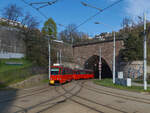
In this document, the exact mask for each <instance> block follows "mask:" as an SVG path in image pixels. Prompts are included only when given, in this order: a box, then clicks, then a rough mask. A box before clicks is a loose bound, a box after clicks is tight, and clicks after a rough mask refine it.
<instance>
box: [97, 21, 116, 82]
mask: <svg viewBox="0 0 150 113" xmlns="http://www.w3.org/2000/svg"><path fill="white" fill-rule="evenodd" d="M95 24H103V25H104V26H106V27H108V28H110V29H112V32H113V34H114V36H113V50H114V51H113V83H114V84H115V74H116V66H115V65H116V64H115V63H116V59H115V57H116V36H115V31H114V30H113V27H112V26H110V25H107V24H104V23H99V22H95Z"/></svg>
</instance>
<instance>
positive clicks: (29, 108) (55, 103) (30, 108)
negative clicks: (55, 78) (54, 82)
mask: <svg viewBox="0 0 150 113" xmlns="http://www.w3.org/2000/svg"><path fill="white" fill-rule="evenodd" d="M76 86H77V84H75V85H74V86H73V87H72V88H71V89H70V90H69V91H72V90H73V89H74V88H75V87H76ZM57 88H59V87H57V86H55V88H54V89H55V91H56V92H57V93H59V95H58V96H56V97H52V98H50V99H48V100H46V101H43V102H41V103H38V104H35V105H33V106H30V107H28V108H24V109H23V110H19V111H17V112H15V113H20V112H22V111H25V113H28V112H29V111H31V110H33V109H35V108H37V107H39V106H42V105H46V104H47V105H48V107H45V108H43V109H40V110H39V111H38V112H36V113H41V112H44V111H46V110H48V109H50V108H52V107H54V106H56V105H58V104H60V103H62V102H65V101H66V100H67V99H66V98H64V99H61V100H58V101H57V102H53V103H52V101H54V100H55V99H58V98H60V97H64V95H66V94H67V92H64V93H60V92H58V91H57Z"/></svg>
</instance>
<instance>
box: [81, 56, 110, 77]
mask: <svg viewBox="0 0 150 113" xmlns="http://www.w3.org/2000/svg"><path fill="white" fill-rule="evenodd" d="M101 61H102V68H101V70H102V71H101V78H112V71H111V69H110V67H109V65H108V64H107V62H106V61H105V60H104V59H103V58H101ZM84 68H85V69H90V70H93V71H94V76H95V78H99V56H97V55H93V56H92V57H90V58H89V59H87V60H86V61H85V63H84Z"/></svg>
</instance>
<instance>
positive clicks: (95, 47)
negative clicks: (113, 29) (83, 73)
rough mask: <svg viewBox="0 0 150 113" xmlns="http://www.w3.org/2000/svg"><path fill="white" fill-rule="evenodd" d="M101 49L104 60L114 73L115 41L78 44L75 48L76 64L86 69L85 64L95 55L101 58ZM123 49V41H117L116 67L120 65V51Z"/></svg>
mask: <svg viewBox="0 0 150 113" xmlns="http://www.w3.org/2000/svg"><path fill="white" fill-rule="evenodd" d="M99 48H101V55H102V58H103V59H105V61H106V62H107V64H108V66H109V67H110V69H111V71H112V61H113V40H108V41H99V42H91V43H83V44H77V45H74V46H73V57H74V62H75V63H76V64H79V65H80V66H81V67H83V68H84V62H85V61H86V60H87V59H88V58H90V57H91V56H93V55H97V56H99ZM121 48H123V40H116V65H117V63H118V60H119V59H118V58H119V51H120V49H121Z"/></svg>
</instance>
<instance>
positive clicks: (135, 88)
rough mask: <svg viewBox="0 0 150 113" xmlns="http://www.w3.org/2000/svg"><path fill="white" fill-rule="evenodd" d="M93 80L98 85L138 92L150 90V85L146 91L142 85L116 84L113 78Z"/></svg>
mask: <svg viewBox="0 0 150 113" xmlns="http://www.w3.org/2000/svg"><path fill="white" fill-rule="evenodd" d="M93 82H94V83H95V84H97V85H101V86H105V87H110V88H116V89H121V90H128V91H136V92H150V88H149V87H148V89H147V91H145V90H144V89H143V87H140V86H131V87H126V86H122V85H116V84H113V82H112V79H102V80H94V81H93Z"/></svg>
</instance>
